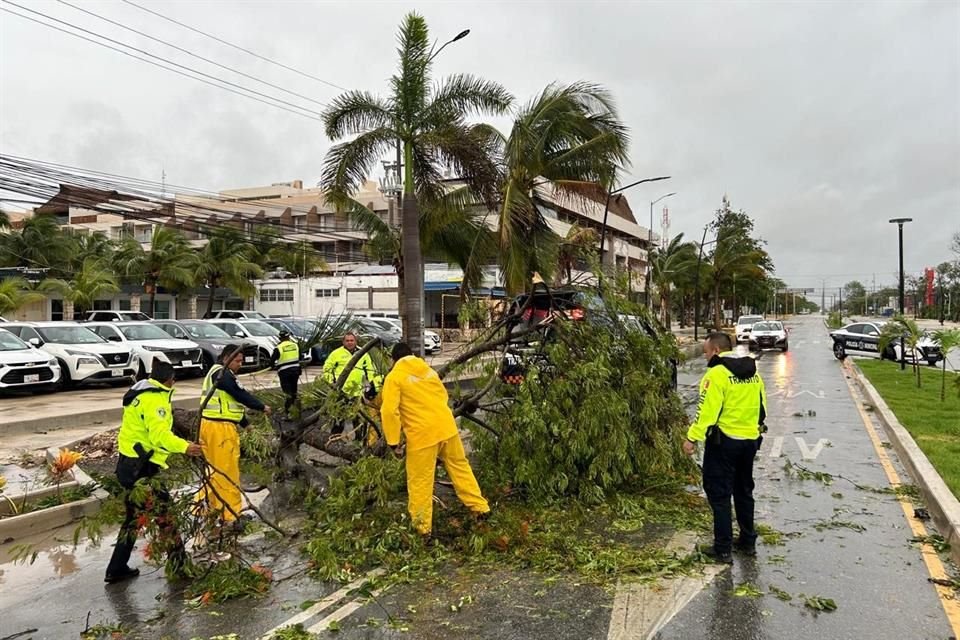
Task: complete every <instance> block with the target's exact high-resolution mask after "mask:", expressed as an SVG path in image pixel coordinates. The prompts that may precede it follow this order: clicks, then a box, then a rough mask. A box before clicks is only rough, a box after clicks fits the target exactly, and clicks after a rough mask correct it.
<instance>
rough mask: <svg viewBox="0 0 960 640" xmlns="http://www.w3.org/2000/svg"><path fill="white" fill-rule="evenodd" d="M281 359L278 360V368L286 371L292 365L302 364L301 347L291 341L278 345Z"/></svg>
mask: <svg viewBox="0 0 960 640" xmlns="http://www.w3.org/2000/svg"><path fill="white" fill-rule="evenodd" d="M277 349H278V350H279V351H280V357H279V358H278V359H277V368H278V369H284V368H287V367H290V366H291V365H299V364H300V347H298V346H297V343H295V342H293V341H291V340H284V341H283V342H281V343H280V344H278V345H277Z"/></svg>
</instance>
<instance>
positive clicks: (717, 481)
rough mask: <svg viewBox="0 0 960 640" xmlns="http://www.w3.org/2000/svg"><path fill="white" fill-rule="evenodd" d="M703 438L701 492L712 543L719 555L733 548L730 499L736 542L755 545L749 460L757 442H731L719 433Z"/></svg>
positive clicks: (754, 454)
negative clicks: (709, 514) (706, 504)
mask: <svg viewBox="0 0 960 640" xmlns="http://www.w3.org/2000/svg"><path fill="white" fill-rule="evenodd" d="M717 431H718V436H719V437H718V436H710V435H708V436H707V442H706V448H705V449H704V453H703V489H704V491H705V492H706V494H707V500H708V501H709V502H710V508H711V509H712V510H713V544H714V548H715V549H716V550H717V551H720V552H729V551H730V550H731V549H732V548H733V519H732V517H731V513H730V497H731V496H733V506H734V509H735V510H736V513H737V524H738V525H740V542H741V543H742V544H746V545H752V544H755V543H756V540H757V532H756V530H755V529H754V526H753V460H754V457H755V456H756V455H757V449H758V448H759V441H758V440H735V439H733V438H730V437H727V436H726V435H724V434H723V432H722V431H719V429H717Z"/></svg>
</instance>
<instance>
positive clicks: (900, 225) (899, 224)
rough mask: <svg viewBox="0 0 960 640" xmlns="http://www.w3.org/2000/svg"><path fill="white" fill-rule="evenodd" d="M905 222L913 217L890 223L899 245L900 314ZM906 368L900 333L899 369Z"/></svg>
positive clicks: (901, 309)
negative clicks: (895, 226)
mask: <svg viewBox="0 0 960 640" xmlns="http://www.w3.org/2000/svg"><path fill="white" fill-rule="evenodd" d="M907 222H913V218H893V219H892V220H890V224H896V225H897V236H898V240H899V245H900V315H901V316H903V315H904V312H905V311H904V304H903V225H904V224H905V223H907ZM906 368H907V354H906V351H905V350H904V345H903V333H902V332H901V334H900V370H901V371H903V370H904V369H906Z"/></svg>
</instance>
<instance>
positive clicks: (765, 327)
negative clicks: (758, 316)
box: [753, 322, 783, 331]
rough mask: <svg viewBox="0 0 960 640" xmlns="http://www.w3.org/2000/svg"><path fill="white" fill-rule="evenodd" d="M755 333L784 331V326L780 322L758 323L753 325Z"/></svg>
mask: <svg viewBox="0 0 960 640" xmlns="http://www.w3.org/2000/svg"><path fill="white" fill-rule="evenodd" d="M753 330H754V331H783V325H781V324H780V323H779V322H758V323H757V324H755V325H753Z"/></svg>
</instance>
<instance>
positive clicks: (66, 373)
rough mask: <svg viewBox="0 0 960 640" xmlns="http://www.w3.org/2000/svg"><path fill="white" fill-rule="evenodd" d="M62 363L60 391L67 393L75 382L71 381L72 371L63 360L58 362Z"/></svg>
mask: <svg viewBox="0 0 960 640" xmlns="http://www.w3.org/2000/svg"><path fill="white" fill-rule="evenodd" d="M57 362H59V363H60V383H59V385H60V390H61V391H66V390H67V389H70V388H72V387H73V380H71V379H70V369H69V368H67V363H66V362H64V361H63V360H57Z"/></svg>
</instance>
